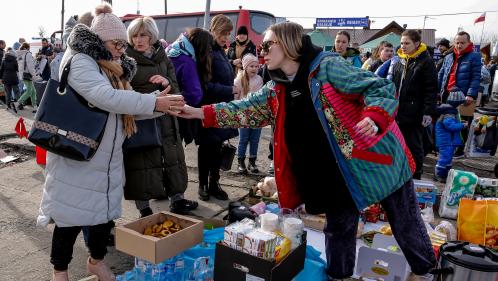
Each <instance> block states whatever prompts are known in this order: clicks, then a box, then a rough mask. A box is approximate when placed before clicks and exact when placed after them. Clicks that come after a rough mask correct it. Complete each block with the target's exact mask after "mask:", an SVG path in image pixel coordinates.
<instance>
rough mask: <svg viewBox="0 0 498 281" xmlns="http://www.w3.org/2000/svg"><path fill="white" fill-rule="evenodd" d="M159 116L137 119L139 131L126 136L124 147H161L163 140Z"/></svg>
mask: <svg viewBox="0 0 498 281" xmlns="http://www.w3.org/2000/svg"><path fill="white" fill-rule="evenodd" d="M159 118H160V117H157V118H152V119H145V120H135V124H136V125H137V132H136V133H135V134H133V135H132V136H131V137H129V138H126V139H125V141H124V143H123V148H124V149H137V148H142V147H160V146H162V142H161V123H160V122H161V121H160V119H159Z"/></svg>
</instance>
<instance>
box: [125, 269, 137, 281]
mask: <svg viewBox="0 0 498 281" xmlns="http://www.w3.org/2000/svg"><path fill="white" fill-rule="evenodd" d="M136 280H137V279H136V278H135V271H134V270H130V271H127V272H126V273H125V274H124V278H123V281H136Z"/></svg>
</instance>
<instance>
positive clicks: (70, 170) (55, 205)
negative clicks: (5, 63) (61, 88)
mask: <svg viewBox="0 0 498 281" xmlns="http://www.w3.org/2000/svg"><path fill="white" fill-rule="evenodd" d="M72 56H74V57H73V60H72V62H71V71H70V72H69V77H68V83H69V85H70V86H71V87H72V88H73V89H74V90H75V91H76V92H77V93H79V94H80V95H81V96H83V97H84V98H85V99H86V100H87V101H88V102H89V103H91V104H93V105H94V106H96V107H98V108H100V109H103V110H106V111H108V112H109V118H108V121H107V125H106V128H105V132H104V136H103V138H102V141H101V143H100V146H99V148H98V150H97V152H96V153H95V155H94V157H93V158H92V159H91V160H90V161H88V162H84V161H75V160H71V159H68V158H64V157H62V156H58V155H56V154H53V153H48V154H47V167H46V179H45V187H44V189H43V197H42V201H41V206H40V211H39V216H38V221H37V223H38V224H39V225H42V226H46V225H47V224H48V223H50V222H52V221H53V222H55V223H56V224H57V226H59V227H66V226H84V225H97V224H102V223H106V222H108V221H110V220H114V219H117V218H119V217H120V216H121V200H122V198H123V185H124V183H125V174H124V169H123V152H122V149H121V146H122V144H123V141H124V138H125V136H124V132H123V123H122V117H121V114H132V115H138V114H143V115H152V114H153V111H154V108H155V101H156V97H155V96H154V95H152V94H140V93H137V92H134V91H126V90H116V89H114V88H113V87H112V86H111V84H110V82H109V80H108V79H107V77H106V76H105V74H102V73H101V72H100V70H99V66H98V64H97V62H96V61H97V60H98V59H107V60H110V59H111V55H110V53H109V52H108V51H107V50H106V49H105V47H104V45H103V42H102V41H101V40H100V39H99V38H98V37H97V36H96V35H95V34H93V33H92V32H91V31H90V30H89V29H88V28H87V27H85V26H83V25H78V26H76V27H75V28H74V30H73V32H72V33H71V35H70V38H69V42H68V49H67V51H66V53H65V54H64V57H63V59H62V62H61V68H60V71H61V72H62V70H63V68H64V66H65V64H66V63H67V61H68V59H69V58H70V57H72ZM122 65H123V68H124V70H125V74H126V76H127V78H128V79H131V78H132V76H133V74H134V71H133V70H134V69H133V68H134V64H133V61H132V60H131V59H129V58H126V57H125V56H123V57H122ZM61 72H60V73H61ZM60 73H59V75H60ZM68 118H79V116H68Z"/></svg>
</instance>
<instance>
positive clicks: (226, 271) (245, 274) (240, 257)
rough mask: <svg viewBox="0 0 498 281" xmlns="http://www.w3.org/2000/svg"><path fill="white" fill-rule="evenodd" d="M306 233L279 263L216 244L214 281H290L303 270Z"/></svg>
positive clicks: (220, 243)
mask: <svg viewBox="0 0 498 281" xmlns="http://www.w3.org/2000/svg"><path fill="white" fill-rule="evenodd" d="M305 256H306V232H305V233H304V234H303V243H301V245H299V246H298V247H297V248H296V249H294V250H293V251H292V252H290V253H289V254H288V255H287V257H285V258H284V259H282V261H281V262H280V263H278V264H277V263H276V262H275V261H274V260H266V259H263V258H258V257H255V256H252V255H250V254H247V253H244V252H241V251H237V250H235V249H232V248H230V247H228V246H225V245H224V244H223V243H222V242H219V243H218V244H216V254H215V259H214V280H215V281H246V280H250V281H290V280H292V278H294V277H295V276H297V275H298V274H299V272H301V270H303V268H304V259H305Z"/></svg>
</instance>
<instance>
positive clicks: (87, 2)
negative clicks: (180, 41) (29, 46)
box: [0, 0, 498, 46]
mask: <svg viewBox="0 0 498 281" xmlns="http://www.w3.org/2000/svg"><path fill="white" fill-rule="evenodd" d="M100 2H101V1H100V0H65V16H64V17H65V19H67V18H68V17H69V16H70V15H74V14H80V13H82V12H85V11H90V10H92V11H93V8H94V7H95V6H96V5H98V4H99V3H100ZM61 3H62V0H10V1H2V7H1V8H0V39H4V40H5V41H6V42H7V45H8V46H11V45H12V44H13V43H14V42H15V41H17V39H18V38H19V37H25V38H26V39H28V41H31V39H30V38H31V37H36V36H38V35H37V34H38V28H39V26H43V27H44V28H45V29H46V31H47V33H48V34H47V35H50V34H51V33H52V32H53V31H55V30H58V29H60V22H61V6H62V5H61ZM137 3H138V5H139V8H140V12H141V14H143V15H154V14H162V13H163V12H164V0H140V1H136V0H113V6H114V12H115V14H117V15H118V16H122V15H125V14H128V13H136V11H137ZM303 3H306V4H303ZM340 3H341V2H338V1H332V0H307V1H295V0H245V1H242V0H238V1H229V0H212V1H211V10H228V9H238V6H239V5H242V6H243V8H246V9H253V10H261V11H266V12H269V13H272V14H274V15H275V16H277V17H287V18H288V19H289V20H292V21H295V22H298V23H300V24H302V25H303V26H304V27H305V28H311V27H312V25H313V23H314V19H309V17H364V16H370V17H372V18H373V19H372V20H374V22H373V24H372V26H371V27H372V28H382V27H384V26H385V25H386V24H387V23H389V22H390V21H392V20H395V21H397V22H398V23H399V24H400V25H403V24H408V28H422V26H423V23H424V17H423V16H421V17H416V18H403V17H397V16H406V15H431V14H447V13H460V12H479V13H476V14H470V15H459V16H434V17H431V18H429V19H427V20H426V23H425V27H426V28H433V29H436V37H453V35H454V34H455V33H456V32H457V30H458V28H459V27H461V28H463V29H464V30H466V31H468V32H469V33H470V34H471V35H472V36H473V37H480V35H481V30H482V26H483V25H482V23H478V24H474V20H475V19H476V18H477V17H479V15H480V14H481V13H482V12H483V11H498V1H496V0H465V1H463V0H460V1H455V0H417V1H372V0H370V1H365V0H354V1H342V4H340ZM374 3H377V4H374ZM204 9H205V1H204V0H168V12H169V13H177V12H199V11H204ZM391 16H392V18H375V17H391ZM64 21H65V20H64ZM484 28H485V29H484V33H485V34H487V35H491V34H495V35H494V36H495V38H498V12H488V13H487V15H486V22H485V25H484ZM472 39H473V41H479V39H480V38H472Z"/></svg>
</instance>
